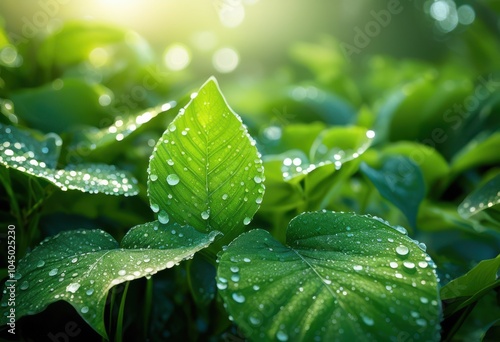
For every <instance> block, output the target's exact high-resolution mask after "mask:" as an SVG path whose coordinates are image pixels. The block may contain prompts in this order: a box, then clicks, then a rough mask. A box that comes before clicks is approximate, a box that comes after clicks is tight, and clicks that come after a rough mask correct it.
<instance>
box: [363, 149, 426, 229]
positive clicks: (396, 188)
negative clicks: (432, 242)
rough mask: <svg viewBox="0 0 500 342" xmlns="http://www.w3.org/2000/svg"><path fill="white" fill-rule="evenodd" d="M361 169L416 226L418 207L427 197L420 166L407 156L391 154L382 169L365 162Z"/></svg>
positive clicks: (383, 194)
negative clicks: (376, 168)
mask: <svg viewBox="0 0 500 342" xmlns="http://www.w3.org/2000/svg"><path fill="white" fill-rule="evenodd" d="M361 171H362V172H363V173H364V174H365V175H366V176H367V177H368V179H370V181H371V182H372V183H373V185H375V187H376V188H377V190H378V191H379V192H380V194H381V195H382V196H383V197H384V198H386V199H387V200H389V201H390V202H391V203H392V204H394V205H395V206H396V207H398V208H399V209H400V210H401V211H402V212H403V214H405V216H406V217H407V218H408V222H409V223H410V225H411V226H412V227H415V226H416V221H417V213H418V207H419V206H420V202H422V200H423V199H424V197H425V181H424V177H423V176H422V172H421V171H420V168H419V167H418V166H417V165H416V164H415V163H414V162H413V161H412V160H411V159H409V158H407V157H402V156H399V157H394V156H390V157H388V158H386V159H385V161H384V164H383V165H382V169H380V170H375V169H372V168H371V167H369V166H368V165H367V164H365V163H363V164H361Z"/></svg>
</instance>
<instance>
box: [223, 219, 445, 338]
mask: <svg viewBox="0 0 500 342" xmlns="http://www.w3.org/2000/svg"><path fill="white" fill-rule="evenodd" d="M433 265H434V264H433V262H432V261H431V259H430V257H429V256H428V255H427V254H426V253H425V252H424V251H423V250H422V246H421V245H417V243H416V242H415V241H414V240H412V239H410V238H409V237H408V236H406V235H405V234H404V229H402V227H398V228H397V229H394V228H393V227H391V226H389V225H388V224H387V223H386V222H384V221H383V220H380V219H376V218H371V217H366V216H357V215H355V214H349V213H333V212H326V211H323V212H313V213H305V214H301V215H299V216H297V217H296V218H295V219H293V220H292V221H291V222H290V224H289V226H288V231H287V238H286V245H282V244H281V243H280V242H278V241H276V240H275V239H274V238H273V237H272V236H271V235H270V234H269V233H268V232H267V231H264V230H260V229H258V230H252V231H250V232H248V233H245V234H242V235H241V236H240V237H238V238H237V239H236V240H235V241H233V242H232V243H231V244H230V245H229V246H228V248H227V250H226V251H224V252H222V254H221V257H220V260H219V269H218V274H217V287H218V288H219V290H220V293H221V296H222V298H223V299H224V302H225V303H226V308H227V310H228V312H229V314H230V315H231V316H232V317H233V318H234V320H235V322H236V323H237V324H238V325H239V326H240V327H241V328H242V329H243V331H244V332H245V334H246V336H247V337H248V338H250V339H251V340H255V341H261V340H276V339H277V340H280V341H287V340H289V341H314V340H316V339H321V340H324V341H337V340H341V341H349V340H352V341H357V340H373V341H375V340H380V341H382V340H383V341H385V340H397V339H398V338H401V337H402V336H403V337H404V338H408V339H413V340H422V341H429V340H439V328H440V327H439V315H440V304H439V303H440V302H439V297H438V289H437V287H438V283H437V279H436V274H435V272H434V270H433V267H434V266H433Z"/></svg>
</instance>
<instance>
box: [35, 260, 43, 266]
mask: <svg viewBox="0 0 500 342" xmlns="http://www.w3.org/2000/svg"><path fill="white" fill-rule="evenodd" d="M44 265H45V261H43V260H40V261H38V263H37V264H36V267H43V266H44Z"/></svg>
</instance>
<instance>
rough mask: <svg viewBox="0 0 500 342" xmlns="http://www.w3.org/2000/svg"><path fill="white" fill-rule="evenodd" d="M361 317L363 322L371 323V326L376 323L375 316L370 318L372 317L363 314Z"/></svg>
mask: <svg viewBox="0 0 500 342" xmlns="http://www.w3.org/2000/svg"><path fill="white" fill-rule="evenodd" d="M361 319H362V320H363V323H365V324H366V325H369V326H372V325H373V324H374V323H375V322H374V321H373V318H370V317H368V316H365V315H361Z"/></svg>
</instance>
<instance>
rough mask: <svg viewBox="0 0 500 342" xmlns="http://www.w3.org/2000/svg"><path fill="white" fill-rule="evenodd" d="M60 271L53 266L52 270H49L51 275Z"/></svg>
mask: <svg viewBox="0 0 500 342" xmlns="http://www.w3.org/2000/svg"><path fill="white" fill-rule="evenodd" d="M58 271H59V270H58V269H57V268H53V269H51V270H50V272H49V276H51V277H53V276H55V275H56V274H57V272H58Z"/></svg>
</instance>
